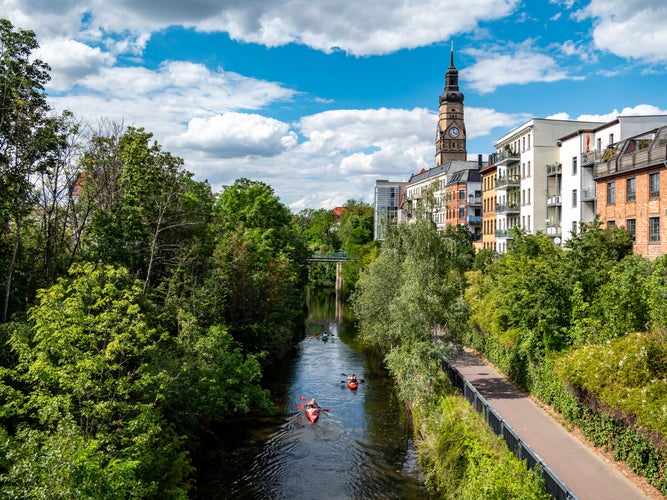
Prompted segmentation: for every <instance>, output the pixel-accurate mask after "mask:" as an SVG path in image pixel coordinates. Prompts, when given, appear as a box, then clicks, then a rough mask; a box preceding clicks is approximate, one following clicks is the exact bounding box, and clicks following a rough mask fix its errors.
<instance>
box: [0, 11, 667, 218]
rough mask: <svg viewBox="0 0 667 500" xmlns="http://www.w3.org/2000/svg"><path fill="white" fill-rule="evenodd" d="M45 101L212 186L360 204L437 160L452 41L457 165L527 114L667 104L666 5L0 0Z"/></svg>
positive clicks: (601, 115)
mask: <svg viewBox="0 0 667 500" xmlns="http://www.w3.org/2000/svg"><path fill="white" fill-rule="evenodd" d="M0 17H4V18H6V19H9V20H10V21H11V23H12V24H13V25H14V27H15V28H21V29H29V30H32V31H34V32H35V34H36V37H37V41H38V43H39V45H40V47H39V49H37V50H36V51H35V52H34V55H35V56H37V57H40V58H41V59H42V60H43V61H45V62H46V63H48V64H49V65H50V66H51V73H50V74H51V81H50V82H49V85H48V86H47V88H46V91H47V94H48V102H49V104H50V105H51V107H52V108H53V110H54V112H61V111H62V110H65V109H68V110H70V111H72V112H73V113H74V114H75V116H76V117H78V118H79V119H80V120H81V121H82V122H83V123H85V124H87V125H90V128H91V130H99V129H100V127H101V126H102V125H103V124H104V123H117V124H122V125H124V126H125V127H127V126H133V127H143V128H144V129H145V130H147V131H149V132H151V133H152V134H153V136H154V139H155V140H156V141H157V142H158V143H159V144H160V145H161V147H162V149H163V150H165V151H168V152H170V153H172V154H173V155H175V156H178V157H180V158H182V159H183V160H184V162H185V168H186V169H187V170H188V171H190V172H192V173H194V176H195V179H197V180H200V181H204V180H206V181H207V182H208V183H209V184H210V185H211V187H212V189H213V191H214V192H220V191H221V190H222V189H223V187H224V186H227V185H231V184H233V183H234V181H235V180H236V179H239V178H248V179H251V180H255V181H261V182H264V183H266V184H268V185H269V186H271V187H272V188H273V190H274V192H275V194H276V195H277V196H278V197H279V198H280V201H281V202H282V203H284V204H285V205H287V206H288V207H289V208H290V209H291V210H293V211H295V212H298V211H300V210H302V209H306V208H309V209H319V208H325V209H330V208H333V207H336V206H341V205H343V204H344V203H345V202H346V201H348V200H357V201H363V202H366V203H372V202H373V190H374V186H375V181H376V180H377V179H387V180H393V181H402V180H408V179H409V178H410V175H411V174H412V173H415V172H417V171H419V170H421V169H422V168H427V169H428V168H430V167H433V166H434V164H435V133H436V124H437V114H438V98H439V96H440V94H441V93H442V91H443V89H444V83H445V81H444V76H445V72H446V70H447V67H448V66H449V60H450V50H451V47H452V44H453V47H454V59H455V65H456V67H457V69H458V70H459V85H460V90H461V91H462V92H463V94H464V96H465V101H464V104H465V123H466V131H467V137H468V141H467V151H468V154H469V156H470V158H471V159H476V158H477V155H478V154H482V155H484V156H485V157H486V155H488V154H489V153H492V152H493V151H494V145H495V142H496V140H498V139H499V138H500V137H502V136H503V135H505V134H506V133H507V132H509V131H510V130H511V129H513V128H515V127H517V126H519V125H521V124H523V123H525V122H526V121H528V120H529V119H531V118H533V117H537V118H554V119H570V120H593V121H601V122H608V121H611V120H613V119H615V118H616V117H617V116H620V115H655V114H667V91H666V90H665V89H666V88H667V85H666V84H667V29H665V27H664V25H665V19H667V2H665V0H524V1H520V0H460V1H454V0H185V1H184V0H113V1H109V0H0Z"/></svg>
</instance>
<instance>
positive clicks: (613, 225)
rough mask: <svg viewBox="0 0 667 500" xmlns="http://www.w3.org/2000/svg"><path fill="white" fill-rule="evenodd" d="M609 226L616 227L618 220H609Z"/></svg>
mask: <svg viewBox="0 0 667 500" xmlns="http://www.w3.org/2000/svg"><path fill="white" fill-rule="evenodd" d="M607 227H616V221H615V220H608V221H607Z"/></svg>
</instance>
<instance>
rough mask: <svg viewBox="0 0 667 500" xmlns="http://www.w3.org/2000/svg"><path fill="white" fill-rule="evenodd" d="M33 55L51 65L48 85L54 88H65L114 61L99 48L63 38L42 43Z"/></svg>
mask: <svg viewBox="0 0 667 500" xmlns="http://www.w3.org/2000/svg"><path fill="white" fill-rule="evenodd" d="M35 57H39V58H40V59H42V60H43V61H45V62H47V63H48V64H49V66H51V70H52V71H51V72H50V74H51V75H52V78H51V81H50V82H49V87H50V88H52V89H55V90H67V89H69V88H70V87H71V86H72V84H73V83H74V82H76V81H77V80H80V79H82V78H84V77H86V76H88V75H91V74H95V73H97V72H98V71H99V70H100V68H102V67H104V66H110V65H112V64H113V63H114V62H115V58H114V57H113V56H112V55H111V54H108V53H105V52H102V51H101V50H100V49H99V48H93V47H90V46H88V45H85V44H83V43H80V42H76V41H74V40H64V39H58V40H52V41H49V42H47V43H44V44H42V45H41V46H40V48H39V49H38V50H36V51H35Z"/></svg>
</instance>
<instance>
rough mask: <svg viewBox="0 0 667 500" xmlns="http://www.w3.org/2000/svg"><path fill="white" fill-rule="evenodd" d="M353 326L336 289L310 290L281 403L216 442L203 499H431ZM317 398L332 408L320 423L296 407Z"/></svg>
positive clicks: (276, 396)
mask: <svg viewBox="0 0 667 500" xmlns="http://www.w3.org/2000/svg"><path fill="white" fill-rule="evenodd" d="M343 312H344V311H343ZM324 332H326V333H327V334H328V335H329V338H328V340H323V338H322V335H321V334H322V333H324ZM355 333H356V332H355V330H354V325H353V323H352V322H351V321H349V320H348V319H346V318H345V314H344V313H341V307H340V305H339V307H338V308H337V307H336V300H335V295H334V294H333V293H329V292H323V291H319V292H314V293H313V294H311V297H310V300H309V315H308V319H307V321H306V336H305V338H304V340H303V341H301V342H300V343H299V345H298V346H297V349H296V351H295V353H294V356H293V358H292V359H290V360H287V361H286V362H285V363H284V364H283V365H282V366H280V367H277V369H275V370H273V373H272V374H271V375H270V376H269V379H270V390H271V394H272V399H273V401H274V402H275V404H276V405H277V406H278V407H279V408H280V412H279V413H278V415H276V416H274V417H263V418H260V419H258V418H252V419H243V420H242V421H238V422H237V423H236V424H235V425H233V426H229V427H226V428H225V429H223V430H222V431H221V435H220V436H219V437H218V438H217V439H216V440H212V441H211V443H210V444H209V446H210V449H209V451H208V453H207V454H206V459H205V460H204V461H203V462H204V463H201V464H198V465H197V468H198V474H197V492H196V495H195V497H196V498H201V499H218V498H219V499H239V498H248V499H271V500H273V499H290V498H299V497H303V496H307V497H320V498H326V499H374V498H377V499H385V498H386V499H417V498H419V499H425V498H429V495H428V493H427V492H426V489H425V488H424V486H423V484H422V480H421V474H420V470H419V466H418V463H417V460H416V457H415V453H414V447H413V443H412V434H411V429H410V427H409V424H408V422H406V419H405V414H404V411H403V409H402V407H401V405H400V404H399V401H398V400H397V398H396V397H395V395H394V392H393V390H392V383H391V380H390V379H389V378H388V376H387V373H386V372H385V371H384V370H383V369H382V367H381V366H380V364H379V363H377V362H374V361H373V360H372V359H370V358H368V357H367V356H365V355H364V354H363V353H362V352H361V351H360V349H359V348H358V347H357V345H356V344H355ZM350 373H355V374H356V375H357V378H359V379H361V380H362V383H360V384H359V388H358V389H357V390H356V391H351V390H350V389H348V388H347V385H346V384H345V383H344V381H345V376H344V375H343V374H350ZM311 397H315V398H316V399H317V402H318V403H319V404H320V405H321V406H322V407H324V408H327V409H328V411H324V412H320V417H319V420H317V422H315V423H310V422H309V421H308V420H307V419H306V416H305V414H304V412H303V410H302V409H299V408H298V405H302V404H303V402H302V400H301V399H300V398H307V399H310V398H311Z"/></svg>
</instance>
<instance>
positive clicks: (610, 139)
mask: <svg viewBox="0 0 667 500" xmlns="http://www.w3.org/2000/svg"><path fill="white" fill-rule="evenodd" d="M609 144H614V134H609Z"/></svg>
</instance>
